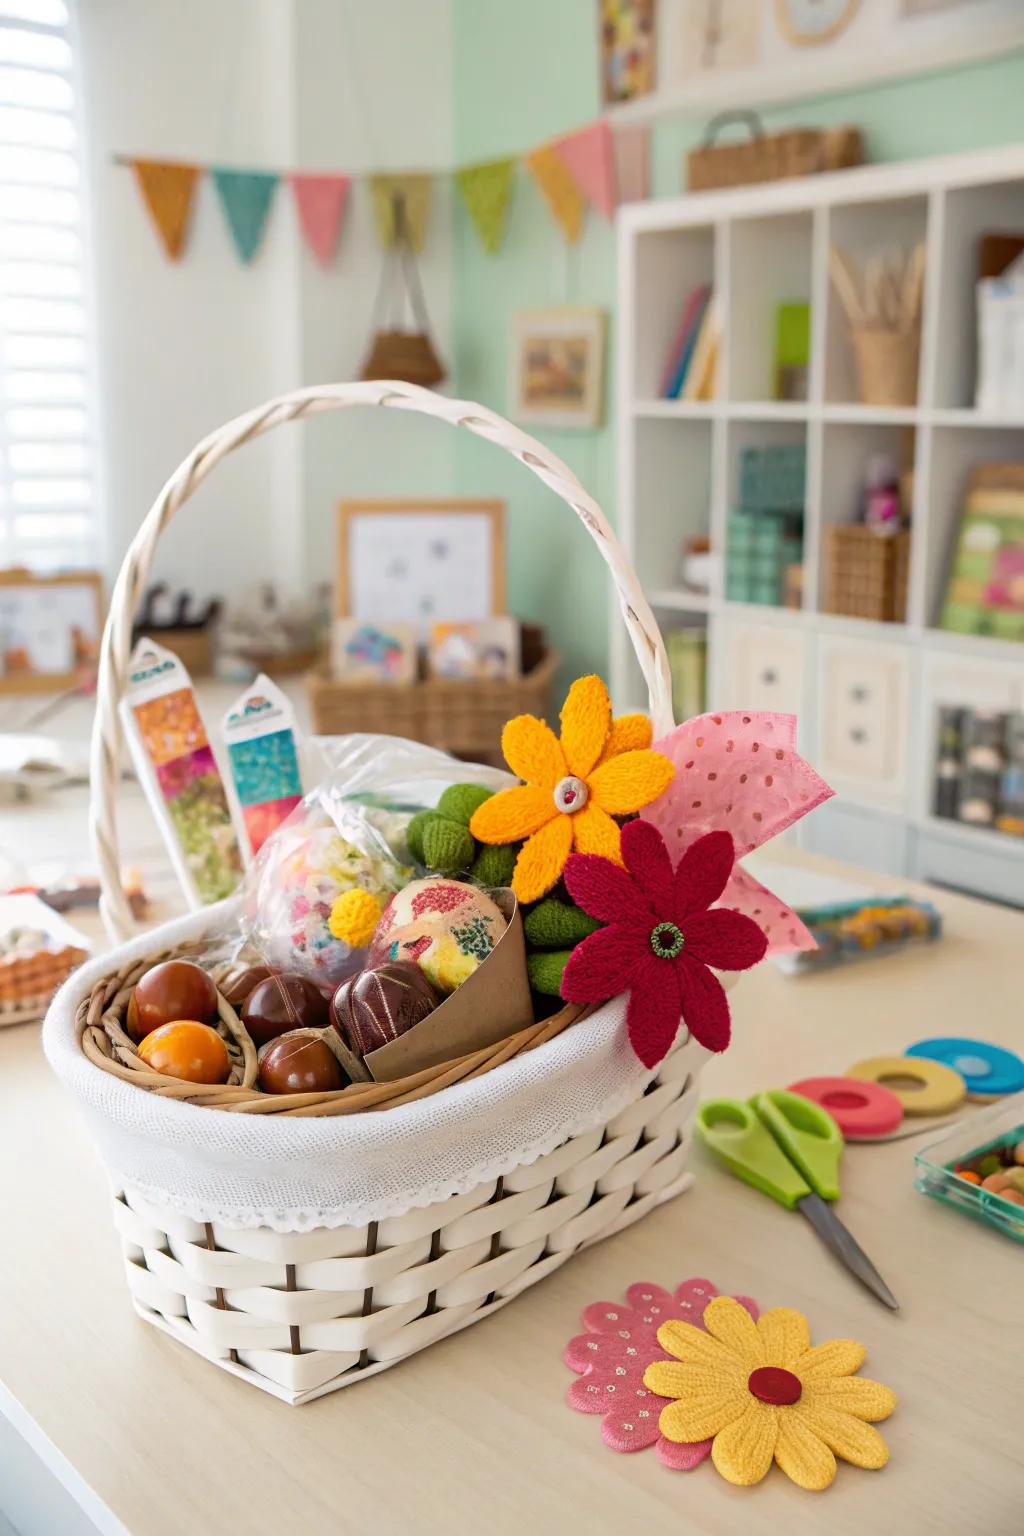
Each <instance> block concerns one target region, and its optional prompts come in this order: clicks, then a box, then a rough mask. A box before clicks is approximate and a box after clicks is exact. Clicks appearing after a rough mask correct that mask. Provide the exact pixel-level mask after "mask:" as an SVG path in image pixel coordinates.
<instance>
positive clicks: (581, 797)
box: [555, 774, 590, 816]
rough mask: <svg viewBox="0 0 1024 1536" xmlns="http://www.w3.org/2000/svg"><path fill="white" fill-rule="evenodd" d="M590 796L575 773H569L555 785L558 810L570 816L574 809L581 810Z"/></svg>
mask: <svg viewBox="0 0 1024 1536" xmlns="http://www.w3.org/2000/svg"><path fill="white" fill-rule="evenodd" d="M589 798H590V791H589V790H588V788H587V786H586V784H585V783H584V782H583V780H582V779H578V778H576V776H575V774H569V776H568V778H565V779H559V781H558V783H557V784H556V785H555V805H556V807H557V809H558V810H560V811H564V812H565V813H566V814H567V815H569V816H572V815H574V814H575V812H576V811H582V809H583V807H584V806H585V805H586V803H587V801H588V799H589Z"/></svg>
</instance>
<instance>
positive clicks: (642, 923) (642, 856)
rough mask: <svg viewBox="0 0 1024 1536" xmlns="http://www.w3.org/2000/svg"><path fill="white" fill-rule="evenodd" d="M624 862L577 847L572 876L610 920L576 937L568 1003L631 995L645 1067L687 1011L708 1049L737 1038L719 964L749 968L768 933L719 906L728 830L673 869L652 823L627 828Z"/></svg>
mask: <svg viewBox="0 0 1024 1536" xmlns="http://www.w3.org/2000/svg"><path fill="white" fill-rule="evenodd" d="M622 857H623V860H624V861H625V866H626V867H625V869H623V868H622V867H621V866H620V865H618V864H614V863H613V862H612V861H611V859H605V858H602V857H600V855H598V854H594V853H574V854H572V855H571V856H570V857H569V858H568V859H567V860H566V864H565V883H566V885H567V886H568V887H569V891H570V893H571V895H572V897H573V899H574V900H575V901H576V902H578V903H579V905H580V906H581V907H582V908H583V910H584V911H585V912H589V913H590V915H591V916H592V917H596V918H598V920H599V921H600V922H603V923H605V924H606V925H607V926H606V927H604V928H599V929H598V930H597V932H596V933H592V934H591V935H590V937H589V938H586V939H584V940H583V942H582V943H581V944H578V945H577V946H576V948H575V949H574V950H573V952H572V954H571V955H570V956H569V961H568V964H567V965H566V967H565V972H564V974H563V976H562V996H563V997H564V998H565V1000H566V1002H569V1003H603V1002H606V1001H607V999H608V998H610V997H617V996H618V994H619V993H620V992H628V993H629V1005H628V1008H627V1012H626V1025H627V1028H628V1030H629V1039H630V1043H631V1044H632V1046H633V1049H634V1051H635V1052H636V1054H637V1055H638V1056H639V1058H640V1060H641V1061H642V1062H643V1064H644V1066H645V1067H653V1066H655V1065H656V1064H657V1063H658V1062H659V1061H660V1060H661V1058H662V1057H663V1056H664V1055H665V1054H666V1052H667V1051H668V1050H669V1048H670V1046H671V1045H672V1042H673V1040H674V1039H675V1036H676V1031H677V1029H678V1028H679V1016H680V1014H682V1017H683V1020H684V1021H685V1023H686V1026H687V1028H688V1029H689V1031H690V1033H691V1034H692V1035H693V1036H694V1037H695V1038H696V1039H697V1040H699V1041H700V1043H701V1045H703V1046H706V1047H707V1049H708V1050H709V1051H724V1050H725V1048H726V1046H727V1045H728V1044H729V1004H728V1001H727V999H726V996H725V991H724V989H723V987H722V984H721V982H720V981H719V980H718V977H717V976H716V975H715V974H714V971H713V970H712V967H714V969H715V970H720V971H745V970H748V969H749V967H750V966H752V965H756V964H757V962H758V961H759V960H762V959H763V958H764V954H765V951H766V949H767V947H768V941H767V940H766V938H765V936H764V934H763V933H762V932H761V930H760V928H759V927H758V926H757V924H756V923H755V922H754V920H753V918H750V917H744V915H743V914H742V913H741V912H733V911H730V910H729V909H728V908H726V907H714V903H715V902H716V901H717V900H718V899H719V897H720V896H721V894H722V892H723V891H724V890H725V886H726V882H727V880H728V879H729V875H730V874H731V872H732V867H733V863H734V862H735V851H734V849H733V843H732V838H731V837H730V836H729V833H728V832H708V833H707V834H706V835H705V836H704V837H699V838H698V839H697V841H696V842H695V843H692V844H691V845H690V847H689V848H688V849H687V850H686V852H685V853H684V854H683V856H682V858H681V859H680V860H679V863H678V865H677V866H676V868H675V869H673V868H672V860H671V858H670V857H669V852H668V849H667V848H666V846H665V840H664V838H663V837H662V835H661V833H660V832H659V831H658V829H657V828H656V827H654V826H652V825H651V823H650V822H649V821H630V822H627V824H626V826H624V827H623V829H622Z"/></svg>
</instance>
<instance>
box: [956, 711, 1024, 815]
mask: <svg viewBox="0 0 1024 1536" xmlns="http://www.w3.org/2000/svg"><path fill="white" fill-rule="evenodd" d="M934 809H935V815H936V816H939V817H941V818H942V819H943V820H944V821H963V822H967V823H968V825H970V826H974V827H991V828H992V829H993V830H994V831H996V832H1005V833H1008V834H1009V835H1010V836H1011V837H1024V714H1000V713H998V712H996V711H993V710H981V709H963V708H960V707H959V706H946V707H945V708H943V709H941V710H940V711H939V744H938V751H937V753H936V759H935V797H934Z"/></svg>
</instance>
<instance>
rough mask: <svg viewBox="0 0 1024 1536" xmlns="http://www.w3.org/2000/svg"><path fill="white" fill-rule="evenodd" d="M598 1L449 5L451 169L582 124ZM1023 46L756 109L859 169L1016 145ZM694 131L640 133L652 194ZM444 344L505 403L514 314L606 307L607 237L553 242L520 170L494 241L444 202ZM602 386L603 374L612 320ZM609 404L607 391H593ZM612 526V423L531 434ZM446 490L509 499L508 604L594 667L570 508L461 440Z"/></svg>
mask: <svg viewBox="0 0 1024 1536" xmlns="http://www.w3.org/2000/svg"><path fill="white" fill-rule="evenodd" d="M596 4H597V0H454V15H453V26H452V34H453V46H454V68H453V72H452V82H453V92H454V135H453V144H454V153H455V159H456V161H457V162H460V163H465V162H466V161H468V160H484V159H487V158H489V157H494V156H498V155H503V154H511V153H514V152H518V151H521V150H523V149H524V148H527V147H530V146H532V145H534V144H537V143H538V142H539V141H541V140H543V139H544V138H547V137H549V136H551V135H553V134H557V133H562V132H565V131H566V130H568V129H570V128H574V127H577V126H578V125H579V124H581V123H584V122H586V121H588V120H589V119H591V118H593V117H594V116H595V115H596V113H597V112H598V110H599V108H598V97H597V79H598V72H597V71H598V66H597V29H596V24H595V11H596ZM1022 99H1024V53H1019V52H1018V53H1016V54H1014V55H1012V56H1010V57H1005V58H1001V59H997V60H994V61H992V62H990V63H985V64H978V65H974V66H971V67H969V68H964V69H960V70H954V71H948V72H943V73H941V74H933V75H929V76H922V77H920V78H917V79H914V80H908V81H896V82H890V83H888V84H886V85H882V86H878V87H874V88H871V89H867V90H859V91H849V92H844V93H842V94H841V95H834V96H831V97H824V98H819V99H818V100H815V101H814V102H813V103H811V104H800V105H794V104H789V105H787V106H785V107H783V108H778V109H775V110H772V111H768V112H766V113H765V114H764V119H765V124H766V126H767V127H768V129H769V130H771V129H774V128H781V127H785V126H787V125H789V124H793V123H807V122H812V123H820V124H830V123H859V124H860V125H861V127H862V128H863V129H864V131H865V134H866V139H867V150H868V155H869V158H870V159H872V160H876V161H878V160H903V159H912V158H915V157H917V156H922V155H929V154H941V153H946V152H949V151H955V150H966V149H976V148H980V147H983V146H985V145H992V144H1000V143H1006V142H1008V141H1010V140H1013V139H1018V138H1021V137H1022V136H1024V117H1022V113H1021V107H1020V103H1021V100H1022ZM701 126H702V125H701V124H700V123H695V122H689V121H685V120H672V121H669V122H666V123H664V124H661V125H659V127H658V128H657V130H656V132H655V134H654V145H653V156H652V168H653V191H654V194H655V195H656V196H662V197H664V196H669V195H672V194H674V193H676V192H678V191H679V190H680V188H681V179H680V177H681V165H682V157H683V155H684V154H685V152H686V150H687V149H689V148H690V147H691V146H692V145H693V144H694V143H695V142H696V141H697V140H698V139H699V137H700V132H701ZM453 218H454V230H453V239H452V347H453V355H454V358H455V364H456V371H455V381H454V382H455V389H456V392H457V393H458V394H460V395H462V396H464V397H466V398H469V399H475V400H479V401H481V402H482V403H483V404H485V405H489V406H492V407H493V408H494V409H495V410H498V411H502V412H506V411H508V409H509V395H508V379H509V338H510V335H511V327H512V316H513V314H514V313H515V311H516V310H517V309H520V308H543V307H545V306H547V305H552V304H565V303H570V304H596V305H600V306H602V307H604V308H606V309H607V310H608V311H609V313H610V314H611V312H612V311H613V309H614V302H615V250H614V236H613V233H612V231H611V229H610V228H609V227H608V226H607V225H606V224H605V223H604V222H603V221H602V220H601V219H600V218H599V217H598V216H596V215H593V214H592V215H591V216H590V217H589V219H588V222H587V228H586V230H585V232H584V235H583V237H582V239H581V240H580V242H579V243H578V244H577V245H576V246H575V247H570V248H568V249H567V248H566V246H565V243H564V241H563V240H562V237H561V235H560V233H559V232H558V230H557V228H556V227H555V225H554V223H553V221H552V219H551V217H550V215H549V214H548V211H547V208H546V205H545V204H544V203H543V202H542V200H541V196H540V193H539V192H538V190H537V188H536V186H535V184H534V183H533V180H532V178H531V177H530V176H529V175H528V174H527V173H526V172H524V171H523V170H521V169H520V171H519V173H518V176H517V179H516V186H515V191H514V194H513V203H512V208H511V212H510V216H509V222H508V230H507V234H506V239H505V244H504V246H503V247H502V249H501V251H500V252H499V253H498V254H497V255H496V256H488V255H487V254H486V253H485V252H484V251H483V250H482V249H481V247H480V244H479V241H478V240H477V237H476V234H475V232H474V230H473V228H472V226H471V224H470V222H469V218H468V216H467V214H466V212H465V209H464V208H463V206H462V204H461V202H460V201H459V199H458V198H456V199H454V213H453ZM611 321H612V323H611V330H610V340H611V352H610V355H609V380H610V379H611V370H612V368H613V366H614V343H615V329H614V315H613V314H611ZM607 398H608V401H609V405H610V404H611V400H612V392H611V389H610V388H609V390H608V392H607ZM536 435H537V436H539V437H541V438H543V440H544V441H545V442H546V443H547V444H548V445H549V446H550V448H551V449H552V450H553V451H554V452H555V453H557V454H558V455H559V456H560V457H562V458H563V459H565V460H566V461H567V463H568V464H569V465H570V467H571V468H572V469H573V470H574V471H575V473H576V474H577V475H578V476H579V478H580V479H581V480H582V482H583V484H584V485H585V486H586V488H587V489H588V490H589V491H590V492H591V494H592V495H594V496H595V497H596V498H597V500H598V501H599V502H600V503H601V505H602V506H603V507H604V509H605V511H606V512H607V513H608V515H609V517H610V518H611V519H612V521H613V522H614V521H615V458H614V429H613V424H612V422H611V420H610V419H609V418H607V417H606V425H605V426H604V427H602V428H601V430H599V431H596V432H567V431H561V430H559V431H551V430H548V429H545V428H541V429H538V430H537V433H536ZM455 472H456V484H457V490H458V493H459V494H460V495H472V494H481V495H484V494H486V495H492V496H493V495H500V496H504V497H505V498H506V499H507V501H508V506H509V534H510V538H509V544H510V567H509V585H510V595H509V606H510V608H511V610H512V611H513V612H515V613H517V614H519V615H520V617H522V618H526V619H533V620H536V621H537V622H540V623H543V624H545V625H546V626H547V628H548V631H549V633H550V635H551V637H552V640H553V641H554V643H555V645H556V646H557V647H558V649H559V650H560V651H561V652H562V654H563V656H564V658H565V674H566V676H569V677H571V676H575V675H576V674H578V673H579V672H582V671H589V670H595V669H596V670H598V671H600V670H602V669H603V668H604V667H605V665H606V663H607V649H608V611H609V610H608V588H607V575H606V572H605V569H604V566H603V564H602V562H601V560H600V557H599V556H598V555H597V552H596V550H594V549H593V547H592V546H591V545H590V543H589V540H587V539H586V537H585V535H584V533H583V530H582V529H581V528H580V527H579V525H578V524H577V523H576V521H575V519H574V518H573V516H572V514H571V513H570V512H569V511H568V509H567V508H564V507H563V506H562V505H561V503H560V502H558V501H557V500H556V499H555V498H554V496H553V495H552V494H551V493H550V492H549V491H547V490H546V489H545V488H544V487H542V486H541V485H539V484H538V483H537V482H536V481H534V480H533V479H532V477H531V476H530V475H529V474H528V472H527V471H526V470H525V469H524V468H523V467H522V466H521V465H517V464H515V463H514V462H513V461H512V460H511V459H510V458H509V457H508V456H507V455H506V454H504V453H502V452H501V451H500V450H498V449H495V448H493V447H491V446H489V445H488V444H486V443H481V442H479V441H477V440H475V439H471V438H469V437H468V436H467V437H464V438H463V437H460V438H459V439H458V441H457V445H456V463H455Z"/></svg>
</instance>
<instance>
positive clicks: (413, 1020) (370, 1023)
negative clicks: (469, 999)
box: [331, 960, 443, 1056]
mask: <svg viewBox="0 0 1024 1536" xmlns="http://www.w3.org/2000/svg"><path fill="white" fill-rule="evenodd" d="M442 1001H443V999H442V997H441V994H440V993H439V992H438V991H436V989H435V988H434V987H433V986H432V985H431V983H430V981H429V980H428V979H427V977H426V975H425V974H424V972H423V971H421V970H420V968H419V966H418V965H415V964H414V963H413V962H412V961H409V960H387V961H385V962H384V964H383V965H379V966H377V967H376V968H375V969H374V970H368V971H360V972H359V974H358V975H357V976H350V977H349V979H348V980H347V981H343V982H342V984H341V986H340V987H339V988H338V990H337V992H335V994H334V996H333V998H332V999H331V1023H332V1024H333V1025H334V1027H335V1029H336V1030H337V1031H338V1033H339V1034H340V1035H341V1038H342V1039H343V1040H344V1041H345V1043H346V1044H347V1045H348V1046H350V1047H351V1048H352V1050H353V1051H355V1052H356V1054H357V1055H359V1056H365V1055H366V1054H367V1052H368V1051H375V1050H376V1049H377V1048H378V1046H381V1045H387V1043H388V1041H389V1040H397V1039H398V1037H399V1035H404V1034H405V1032H406V1030H407V1029H412V1028H413V1026H414V1025H416V1024H418V1023H419V1022H420V1020H421V1019H425V1018H426V1016H427V1014H428V1013H432V1012H433V1010H434V1009H435V1008H436V1007H437V1005H438V1003H440V1002H442Z"/></svg>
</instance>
